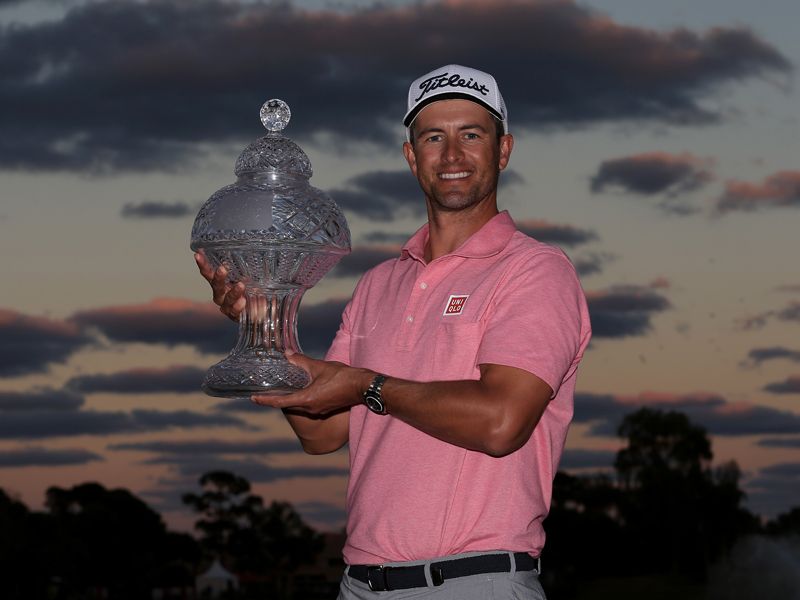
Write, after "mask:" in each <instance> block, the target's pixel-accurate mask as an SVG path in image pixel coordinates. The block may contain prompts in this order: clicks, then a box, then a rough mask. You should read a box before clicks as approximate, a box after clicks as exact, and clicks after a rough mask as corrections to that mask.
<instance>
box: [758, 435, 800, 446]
mask: <svg viewBox="0 0 800 600" xmlns="http://www.w3.org/2000/svg"><path fill="white" fill-rule="evenodd" d="M758 445H759V446H764V447H766V448H800V437H794V438H765V439H763V440H759V441H758Z"/></svg>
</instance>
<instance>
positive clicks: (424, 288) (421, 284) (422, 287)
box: [419, 281, 428, 290]
mask: <svg viewBox="0 0 800 600" xmlns="http://www.w3.org/2000/svg"><path fill="white" fill-rule="evenodd" d="M419 287H420V289H423V290H427V289H428V284H427V283H425V282H424V281H423V282H422V283H420V284H419Z"/></svg>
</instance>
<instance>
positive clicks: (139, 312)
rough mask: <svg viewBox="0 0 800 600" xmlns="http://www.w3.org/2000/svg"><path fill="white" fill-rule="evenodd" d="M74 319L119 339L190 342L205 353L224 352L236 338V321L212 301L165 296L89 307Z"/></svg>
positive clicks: (159, 342)
mask: <svg viewBox="0 0 800 600" xmlns="http://www.w3.org/2000/svg"><path fill="white" fill-rule="evenodd" d="M70 320H71V321H73V322H74V323H77V324H79V325H82V326H86V327H94V328H97V329H98V330H100V331H101V332H102V333H103V335H105V336H106V337H108V338H109V339H111V340H113V341H116V342H145V343H151V344H165V345H167V346H177V345H179V344H188V345H190V346H194V347H195V348H197V349H198V350H199V351H201V352H210V353H222V352H228V351H229V350H230V349H231V348H232V347H233V344H234V343H235V341H236V324H235V323H233V322H232V321H231V320H230V319H228V318H226V317H224V316H222V314H220V312H219V310H218V309H217V307H216V306H215V305H214V304H213V303H211V302H210V301H209V302H191V301H189V300H180V299H174V298H172V299H170V298H162V299H157V300H153V301H151V302H149V303H147V304H136V305H128V306H110V307H105V308H96V309H91V310H85V311H81V312H78V313H76V314H74V315H73V316H72V317H71V318H70Z"/></svg>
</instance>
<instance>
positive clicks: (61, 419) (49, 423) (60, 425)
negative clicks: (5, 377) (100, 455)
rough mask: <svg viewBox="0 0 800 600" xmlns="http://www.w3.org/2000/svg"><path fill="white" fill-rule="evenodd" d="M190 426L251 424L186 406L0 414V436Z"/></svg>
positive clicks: (33, 436)
mask: <svg viewBox="0 0 800 600" xmlns="http://www.w3.org/2000/svg"><path fill="white" fill-rule="evenodd" d="M194 427H238V428H242V429H250V428H251V427H249V426H248V425H247V424H246V423H245V422H244V421H241V420H240V419H237V418H236V417H232V416H228V415H223V414H219V413H216V414H203V413H196V412H191V411H186V410H181V411H171V412H160V411H155V410H134V411H132V412H130V413H125V412H100V411H88V410H86V411H44V410H41V411H26V412H9V413H5V414H3V418H2V419H0V439H42V438H51V437H67V436H77V435H98V436H108V435H114V434H119V433H144V432H149V431H164V430H166V429H173V428H194Z"/></svg>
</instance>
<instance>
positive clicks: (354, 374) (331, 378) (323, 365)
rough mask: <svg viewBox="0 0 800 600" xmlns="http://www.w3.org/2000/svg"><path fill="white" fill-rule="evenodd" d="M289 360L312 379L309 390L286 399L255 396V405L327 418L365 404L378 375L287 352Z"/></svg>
mask: <svg viewBox="0 0 800 600" xmlns="http://www.w3.org/2000/svg"><path fill="white" fill-rule="evenodd" d="M286 358H287V360H288V361H289V362H290V363H292V364H293V365H296V366H298V367H300V368H302V369H303V370H304V371H306V372H307V373H308V374H309V375H310V376H311V383H310V384H309V385H308V387H305V388H303V389H302V390H298V391H297V392H294V393H292V394H288V395H285V396H272V395H269V394H254V395H253V396H252V400H253V402H255V403H256V404H262V405H264V406H273V407H275V408H287V409H291V410H293V411H298V412H302V413H306V414H308V415H314V416H325V415H327V414H330V413H333V412H336V411H338V410H341V409H343V408H348V407H350V406H353V405H355V404H359V403H361V401H362V397H363V394H364V391H365V390H366V389H367V388H368V387H369V384H370V382H371V381H372V378H373V377H374V376H375V374H374V373H372V371H368V370H366V369H356V368H353V367H348V366H347V365H345V364H343V363H340V362H332V361H324V360H315V359H313V358H310V357H308V356H305V355H304V354H299V353H294V352H291V351H287V352H286Z"/></svg>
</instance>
